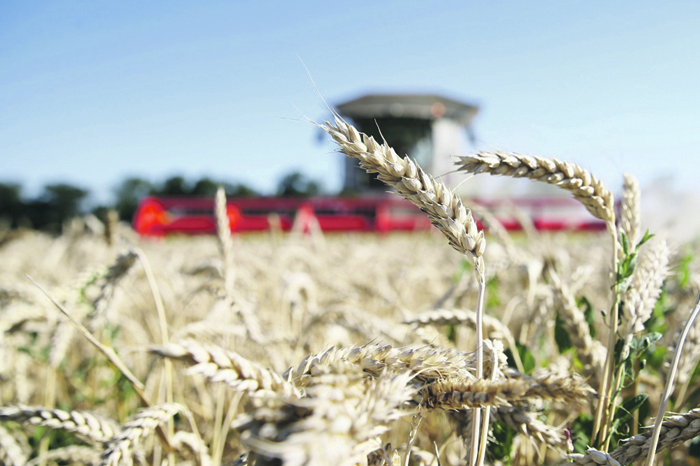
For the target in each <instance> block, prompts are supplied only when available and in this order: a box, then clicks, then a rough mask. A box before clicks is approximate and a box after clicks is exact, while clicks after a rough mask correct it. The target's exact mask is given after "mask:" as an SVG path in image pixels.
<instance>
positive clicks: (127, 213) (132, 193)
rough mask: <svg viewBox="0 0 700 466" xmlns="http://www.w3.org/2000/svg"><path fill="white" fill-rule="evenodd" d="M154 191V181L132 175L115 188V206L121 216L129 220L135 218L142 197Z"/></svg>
mask: <svg viewBox="0 0 700 466" xmlns="http://www.w3.org/2000/svg"><path fill="white" fill-rule="evenodd" d="M152 191H153V183H151V182H150V181H148V180H144V179H143V178H138V177H131V178H127V179H125V180H124V181H122V182H121V183H120V184H119V185H118V186H117V187H116V188H115V189H114V196H115V202H114V208H115V209H116V211H117V213H118V214H119V218H120V219H122V220H126V221H129V220H131V219H132V218H134V214H136V209H137V208H138V206H139V202H140V201H141V198H143V197H145V196H148V195H149V194H151V192H152Z"/></svg>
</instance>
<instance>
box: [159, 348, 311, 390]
mask: <svg viewBox="0 0 700 466" xmlns="http://www.w3.org/2000/svg"><path fill="white" fill-rule="evenodd" d="M150 351H151V352H152V353H154V354H157V355H159V356H162V357H164V358H168V359H177V360H181V361H185V362H188V363H189V364H192V366H191V367H190V368H189V369H188V373H190V374H200V375H202V376H204V377H206V378H207V379H209V380H211V381H212V382H225V383H226V384H227V385H229V386H230V387H232V388H233V389H235V390H237V391H244V392H247V393H248V394H249V395H262V392H263V391H268V392H280V393H284V395H285V396H288V397H290V396H297V395H298V394H297V392H296V390H295V388H294V386H293V385H292V384H291V383H290V382H288V381H286V380H285V379H283V378H282V377H281V376H280V375H279V374H277V373H276V372H274V371H273V370H271V369H268V368H266V367H263V366H260V365H259V364H256V363H254V362H252V361H249V360H247V359H245V358H244V357H242V356H240V355H239V354H237V353H234V352H233V351H227V350H225V349H223V348H220V347H217V346H214V345H203V344H201V343H199V342H197V341H196V340H192V339H188V340H184V341H182V342H180V343H170V344H168V345H165V346H160V347H152V348H151V349H150Z"/></svg>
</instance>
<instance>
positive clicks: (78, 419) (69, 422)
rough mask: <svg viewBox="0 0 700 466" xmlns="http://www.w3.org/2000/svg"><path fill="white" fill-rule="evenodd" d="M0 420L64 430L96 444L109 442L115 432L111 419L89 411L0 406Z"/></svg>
mask: <svg viewBox="0 0 700 466" xmlns="http://www.w3.org/2000/svg"><path fill="white" fill-rule="evenodd" d="M0 421H16V422H21V423H26V424H30V425H34V426H45V427H49V428H51V429H60V430H65V431H67V432H72V433H75V434H78V435H80V436H81V437H82V438H84V439H86V440H88V441H90V442H93V443H98V444H103V443H107V442H109V441H110V440H111V439H112V437H114V435H115V432H116V429H115V426H114V424H113V423H112V422H111V421H109V420H106V419H102V418H100V417H98V416H95V415H94V414H91V413H87V412H84V411H64V410H62V409H46V408H41V407H36V406H24V405H17V406H7V407H3V408H0Z"/></svg>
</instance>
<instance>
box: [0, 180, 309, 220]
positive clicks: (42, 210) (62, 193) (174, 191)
mask: <svg viewBox="0 0 700 466" xmlns="http://www.w3.org/2000/svg"><path fill="white" fill-rule="evenodd" d="M219 186H223V187H224V189H225V191H226V195H227V196H228V197H256V196H261V195H262V194H261V193H260V192H258V191H257V190H256V189H254V188H252V187H250V186H248V185H246V184H244V183H231V182H226V181H221V180H214V179H212V178H209V177H202V178H199V179H194V180H189V179H187V178H185V177H183V176H172V177H170V178H167V179H165V180H163V181H161V182H152V181H150V180H147V179H144V178H139V177H130V178H126V179H124V180H123V181H122V182H120V183H119V184H118V185H117V186H116V187H115V188H114V189H113V196H112V200H111V202H109V203H108V204H105V205H93V206H89V200H90V191H89V190H87V189H85V188H82V187H79V186H74V185H71V184H68V183H53V184H47V185H46V186H44V187H43V189H42V191H41V192H40V194H39V195H37V196H35V197H27V196H25V195H24V193H23V188H22V185H20V184H19V183H0V222H2V223H4V224H5V225H7V226H9V227H11V228H33V229H39V230H45V231H50V232H56V233H57V232H60V231H61V228H62V226H63V223H64V222H65V221H66V220H69V219H71V218H73V217H76V216H79V215H84V214H87V213H93V214H95V215H97V216H98V217H100V218H104V216H105V215H106V213H107V211H108V210H112V209H113V210H115V211H116V212H117V213H118V214H119V218H120V220H123V221H131V219H132V218H133V217H134V214H135V213H136V209H137V207H138V204H139V201H140V200H141V198H143V197H144V196H149V195H153V196H198V197H213V196H214V194H215V193H216V190H217V188H218V187H219ZM322 193H323V190H322V187H321V184H320V183H319V182H317V181H315V180H312V179H310V178H308V177H307V176H306V175H304V174H302V173H300V172H293V173H289V174H287V175H285V176H284V177H282V178H281V179H280V180H279V182H278V183H277V187H276V189H275V191H274V195H276V196H283V197H308V196H316V195H319V194H322Z"/></svg>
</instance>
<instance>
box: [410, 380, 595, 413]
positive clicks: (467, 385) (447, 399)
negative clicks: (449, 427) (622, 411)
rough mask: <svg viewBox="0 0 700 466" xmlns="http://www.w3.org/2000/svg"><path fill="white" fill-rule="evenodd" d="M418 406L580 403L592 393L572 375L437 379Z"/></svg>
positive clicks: (448, 406) (424, 391)
mask: <svg viewBox="0 0 700 466" xmlns="http://www.w3.org/2000/svg"><path fill="white" fill-rule="evenodd" d="M421 395H422V397H423V399H422V401H421V406H423V407H425V408H427V409H433V410H448V411H449V410H453V409H466V408H483V407H487V406H495V407H499V406H512V405H515V404H520V403H528V402H532V401H534V400H536V399H540V400H546V401H559V402H564V403H570V404H582V403H584V402H585V401H586V400H588V399H590V398H593V397H594V396H595V392H594V391H593V389H592V388H591V387H590V386H588V385H587V384H586V383H585V382H584V381H583V380H582V379H581V378H580V377H578V376H577V375H575V374H572V375H567V376H555V375H553V374H541V375H538V376H534V377H532V378H530V377H524V376H523V377H521V378H515V379H504V380H497V381H489V380H483V379H482V380H475V381H465V380H454V379H445V380H439V381H437V382H435V383H433V384H432V385H430V386H429V387H427V388H426V389H424V390H423V391H422V393H421Z"/></svg>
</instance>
